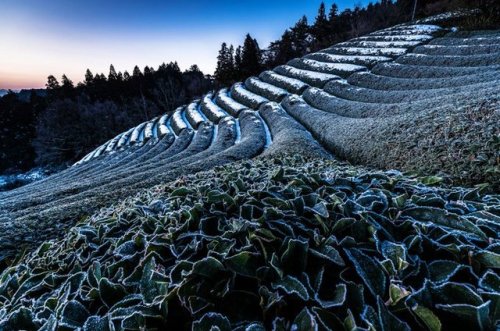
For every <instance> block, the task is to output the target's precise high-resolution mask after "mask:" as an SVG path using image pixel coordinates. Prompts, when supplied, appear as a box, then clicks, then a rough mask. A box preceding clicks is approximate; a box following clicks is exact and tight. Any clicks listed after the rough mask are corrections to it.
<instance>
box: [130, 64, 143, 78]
mask: <svg viewBox="0 0 500 331" xmlns="http://www.w3.org/2000/svg"><path fill="white" fill-rule="evenodd" d="M141 76H142V72H141V69H139V67H138V66H135V67H134V71H132V77H134V78H138V77H141Z"/></svg>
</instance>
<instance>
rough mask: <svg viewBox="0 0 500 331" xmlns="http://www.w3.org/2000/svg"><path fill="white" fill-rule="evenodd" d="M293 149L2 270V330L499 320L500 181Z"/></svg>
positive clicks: (486, 326) (171, 193)
mask: <svg viewBox="0 0 500 331" xmlns="http://www.w3.org/2000/svg"><path fill="white" fill-rule="evenodd" d="M422 182H425V183H429V184H432V183H433V182H435V178H433V177H428V178H423V179H420V180H417V179H415V178H413V179H412V178H408V177H405V176H403V175H401V174H400V173H399V172H396V171H392V172H385V173H384V172H373V171H367V170H363V169H359V168H353V167H351V166H346V165H342V164H339V163H337V162H334V161H318V160H315V161H314V160H313V161H310V160H309V161H307V160H304V159H301V158H299V157H296V158H293V159H292V158H285V159H282V160H278V159H264V160H258V161H245V162H242V163H236V164H232V165H228V166H224V167H217V168H215V169H213V170H211V171H207V172H202V173H198V174H195V175H190V176H188V177H184V178H181V179H178V180H176V181H175V182H173V183H172V184H169V185H163V186H159V187H155V188H154V189H151V190H148V191H143V192H141V193H139V194H137V195H136V196H135V197H133V198H128V199H127V200H125V201H124V202H122V203H120V204H119V205H116V206H114V207H110V208H107V209H104V210H103V211H101V212H100V213H99V214H96V215H95V216H93V217H91V218H90V219H89V220H86V221H85V222H83V223H81V224H80V225H78V226H76V227H74V228H73V229H72V230H71V231H70V232H69V233H68V235H67V236H66V238H64V239H63V240H58V241H49V242H46V243H44V244H42V245H41V246H40V247H39V248H38V249H37V250H35V251H34V252H32V253H30V254H27V255H26V256H25V257H23V258H21V259H20V260H19V261H18V262H16V263H14V264H13V265H12V266H11V267H10V268H8V269H7V270H5V271H4V272H3V273H2V274H1V275H0V329H2V330H6V331H9V330H20V329H23V330H38V329H40V330H70V329H77V328H81V329H83V330H89V331H90V330H92V331H97V330H144V329H147V330H155V329H156V330H165V329H173V330H189V329H192V330H221V331H226V330H228V331H229V330H234V329H237V330H264V329H273V330H320V329H321V330H354V329H356V328H358V330H361V329H366V330H398V331H399V330H410V329H412V330H431V331H438V330H458V329H462V330H464V329H466V330H485V331H486V330H494V329H495V325H497V326H498V325H499V324H498V322H499V319H500V277H499V275H498V270H499V268H500V238H499V233H500V221H499V220H500V196H498V195H496V196H493V195H489V196H485V195H481V194H480V193H479V192H478V190H477V189H476V190H472V189H460V188H440V187H431V186H426V185H424V184H422Z"/></svg>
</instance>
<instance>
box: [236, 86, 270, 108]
mask: <svg viewBox="0 0 500 331" xmlns="http://www.w3.org/2000/svg"><path fill="white" fill-rule="evenodd" d="M233 88H234V91H235V92H237V93H238V94H240V95H241V96H242V97H244V98H246V99H248V100H252V102H255V103H257V104H262V103H265V102H267V101H269V100H267V99H266V98H264V97H262V96H260V95H258V94H255V93H253V92H250V91H249V90H247V89H246V88H245V86H243V83H236V84H234V85H233Z"/></svg>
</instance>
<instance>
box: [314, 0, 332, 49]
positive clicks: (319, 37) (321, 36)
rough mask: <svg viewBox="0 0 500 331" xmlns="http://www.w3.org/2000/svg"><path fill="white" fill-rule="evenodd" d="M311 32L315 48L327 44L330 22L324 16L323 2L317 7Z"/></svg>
mask: <svg viewBox="0 0 500 331" xmlns="http://www.w3.org/2000/svg"><path fill="white" fill-rule="evenodd" d="M312 32H313V34H314V37H315V38H316V49H319V48H323V47H326V46H328V44H329V41H330V40H329V39H330V38H329V36H330V23H329V22H328V18H327V17H326V8H325V3H324V2H322V3H321V5H320V6H319V9H318V15H317V16H316V20H315V21H314V25H313V27H312Z"/></svg>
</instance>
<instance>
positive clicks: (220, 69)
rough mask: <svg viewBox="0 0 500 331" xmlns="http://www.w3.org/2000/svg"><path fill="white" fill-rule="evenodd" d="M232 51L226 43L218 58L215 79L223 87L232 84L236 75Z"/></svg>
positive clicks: (223, 44) (222, 46)
mask: <svg viewBox="0 0 500 331" xmlns="http://www.w3.org/2000/svg"><path fill="white" fill-rule="evenodd" d="M232 58H233V55H232V54H231V49H230V48H228V47H227V44H226V43H225V42H224V43H222V45H221V48H220V50H219V56H217V67H216V69H215V79H216V80H217V81H218V82H219V83H220V84H222V85H229V84H231V82H232V79H233V75H234V63H233V60H232Z"/></svg>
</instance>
